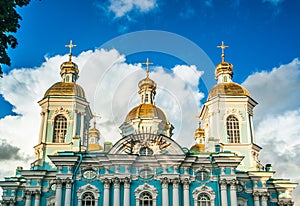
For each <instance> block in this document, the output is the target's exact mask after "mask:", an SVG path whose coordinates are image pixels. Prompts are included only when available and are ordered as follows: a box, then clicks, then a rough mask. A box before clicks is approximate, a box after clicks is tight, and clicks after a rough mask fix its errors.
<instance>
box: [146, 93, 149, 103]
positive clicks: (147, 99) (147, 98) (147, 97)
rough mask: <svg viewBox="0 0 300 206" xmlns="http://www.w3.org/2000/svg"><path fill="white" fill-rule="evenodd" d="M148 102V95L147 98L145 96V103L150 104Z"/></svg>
mask: <svg viewBox="0 0 300 206" xmlns="http://www.w3.org/2000/svg"><path fill="white" fill-rule="evenodd" d="M148 101H149V96H148V94H146V96H145V103H148Z"/></svg>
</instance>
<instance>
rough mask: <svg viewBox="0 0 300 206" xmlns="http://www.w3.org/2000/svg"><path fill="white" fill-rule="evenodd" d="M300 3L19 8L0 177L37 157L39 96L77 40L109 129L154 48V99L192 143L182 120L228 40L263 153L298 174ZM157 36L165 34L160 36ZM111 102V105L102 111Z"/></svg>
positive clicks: (3, 103)
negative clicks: (251, 103) (251, 101)
mask: <svg viewBox="0 0 300 206" xmlns="http://www.w3.org/2000/svg"><path fill="white" fill-rule="evenodd" d="M299 8H300V2H299V1H292V0H224V1H221V0H198V1H194V0H185V1H183V0H172V1H171V0H118V1H117V0H50V1H47V0H41V1H39V0H31V3H30V4H29V5H28V6H27V7H24V8H21V9H18V11H19V12H20V14H21V16H22V18H23V20H22V21H21V22H20V24H21V28H20V29H19V30H18V32H17V34H16V37H17V38H18V41H19V45H18V47H17V48H16V49H13V50H12V49H9V55H10V57H11V59H12V66H11V67H6V66H4V67H3V70H4V78H2V79H0V108H1V109H0V128H5V129H1V130H0V141H2V143H1V144H0V149H1V147H5V148H12V149H11V151H14V152H15V153H16V154H17V155H12V156H9V158H6V159H3V160H2V159H1V158H0V162H3V161H6V162H5V164H7V165H8V166H7V169H6V170H3V171H0V177H3V175H4V174H5V175H6V174H7V173H8V172H11V171H12V170H13V169H14V167H15V165H16V164H21V165H27V166H28V164H27V163H28V161H29V159H30V160H32V158H33V157H32V156H31V155H32V154H33V150H32V146H33V145H35V144H36V142H37V138H38V132H39V125H40V119H39V118H40V117H39V113H40V108H39V106H38V104H37V103H36V102H37V101H39V100H40V99H41V98H42V97H43V94H44V92H45V91H46V90H47V88H49V87H50V86H51V85H52V84H53V83H54V82H56V81H59V80H60V77H59V65H60V64H61V63H62V62H63V61H66V60H67V58H68V57H67V53H68V52H69V50H68V48H65V45H66V44H67V43H68V42H69V41H70V40H71V39H72V40H73V43H74V44H77V47H75V48H74V50H73V55H74V58H73V59H74V61H75V62H76V63H78V65H79V68H80V78H79V83H80V84H81V85H82V86H83V87H84V88H85V91H86V93H87V96H88V97H89V101H90V102H91V104H92V108H93V110H95V111H96V112H98V113H99V114H100V115H102V116H103V118H102V119H101V121H102V122H100V124H99V127H100V131H101V133H102V134H103V136H104V138H108V139H109V137H107V136H110V137H115V136H116V135H118V134H117V133H109V132H108V131H112V130H113V128H118V126H119V125H120V124H121V123H122V121H123V120H124V115H126V112H128V110H129V109H130V108H131V107H132V106H134V105H135V104H136V103H137V99H136V90H137V88H136V84H137V82H138V81H139V79H141V78H143V76H144V73H143V71H142V70H141V65H140V64H138V63H140V62H144V61H145V59H146V57H149V58H150V61H152V62H154V66H152V67H151V68H150V70H151V74H150V76H151V77H153V79H154V80H155V81H157V82H158V85H161V87H160V88H159V89H160V92H158V94H157V102H158V105H159V106H161V108H163V109H164V110H165V111H166V113H167V115H168V117H169V119H170V121H171V122H172V123H174V125H175V128H176V129H175V135H177V136H176V137H175V139H176V138H178V141H179V142H180V143H182V142H184V143H186V142H188V144H192V141H193V131H194V130H195V128H196V126H197V120H196V119H195V120H191V121H190V122H187V123H186V122H185V121H183V120H186V119H187V118H189V119H191V118H194V117H195V116H196V115H197V112H199V108H200V106H201V105H200V103H199V101H200V100H201V101H202V102H203V101H205V99H206V97H205V95H206V93H207V92H205V91H204V90H205V89H207V90H209V89H210V87H211V86H212V84H214V83H215V81H214V79H213V75H214V65H216V64H218V63H219V62H220V61H221V57H220V56H221V51H220V49H217V48H216V46H217V45H220V44H221V41H224V42H225V44H226V45H229V48H228V49H226V57H225V60H227V61H229V62H231V63H232V64H233V65H234V78H233V80H234V81H235V82H237V83H239V84H242V85H243V86H245V87H246V88H247V89H248V90H249V91H250V94H251V95H252V97H253V98H254V99H255V100H256V101H258V103H259V105H258V106H257V107H256V109H255V111H254V112H255V115H254V118H255V119H254V121H255V131H256V133H255V134H256V141H257V143H258V144H259V145H260V146H262V147H263V148H264V149H263V151H262V153H261V158H262V161H263V162H264V163H268V162H271V163H273V164H274V167H273V168H274V169H276V170H277V174H278V175H279V176H280V177H290V178H292V180H293V181H297V182H300V178H299V173H300V163H299V161H298V159H297V157H298V156H299V155H300V150H299V149H298V148H300V138H299V134H300V125H299V121H300V101H299V99H300V94H299V91H298V90H299V88H300V60H299V58H300V52H299V51H300V49H299V48H300V41H299V36H300V28H299V20H300V12H299V11H298V10H299ZM155 35H158V36H159V37H162V38H158V41H157V42H155V38H157V37H155ZM154 47H155V48H156V49H153V48H154ZM101 48H104V49H106V50H101ZM113 48H114V49H115V50H114V49H113ZM147 48H152V49H149V50H147ZM168 49H170V50H168ZM111 62H114V63H113V64H112V63H111ZM193 65H195V66H193ZM99 68H109V69H107V70H106V71H105V72H103V71H100V70H97V69H99ZM199 77H201V79H202V81H203V83H204V84H205V86H206V87H207V88H204V90H203V87H201V85H202V84H201V83H200V84H199V82H198V78H199ZM112 81H113V82H114V83H115V85H112V84H111V82H112ZM128 91H130V92H128ZM161 94H163V95H161ZM164 95H165V96H166V97H165V96H164ZM168 95H169V96H168ZM128 97H130V98H129V100H128V102H126V103H124V104H122V103H121V100H124V99H125V98H128ZM173 97H174V98H173ZM120 98H121V99H120ZM172 98H173V100H171V99H172ZM195 100H196V101H195ZM111 102H112V103H111ZM108 107H109V108H113V109H114V110H113V111H109V110H108V109H107V111H106V110H101V108H108ZM124 108H125V109H124ZM97 110H99V111H97ZM124 110H125V113H124ZM186 110H189V112H188V113H184V112H183V111H186ZM13 111H14V112H13ZM122 112H123V113H122ZM16 114H18V115H16ZM111 116H112V117H111ZM111 123H114V124H111ZM19 131H22V133H20V132H19ZM185 131H188V132H189V133H185ZM181 136H182V137H190V138H189V140H188V141H186V139H184V141H182V139H180V137H181ZM106 140H107V139H106ZM112 141H114V140H112ZM185 146H187V147H188V145H185ZM22 156H23V157H26V158H24V159H22V158H21V160H17V159H20V158H19V157H22ZM16 161H17V162H16ZM286 168H293V169H291V170H287V169H286ZM296 197H300V190H299V189H298V191H297V195H296ZM298 202H299V204H300V200H298ZM296 205H297V204H296Z"/></svg>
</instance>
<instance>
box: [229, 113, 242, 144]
mask: <svg viewBox="0 0 300 206" xmlns="http://www.w3.org/2000/svg"><path fill="white" fill-rule="evenodd" d="M226 125H227V138H228V142H229V143H240V127H239V120H238V119H237V118H236V117H235V116H233V115H230V116H228V117H227V120H226Z"/></svg>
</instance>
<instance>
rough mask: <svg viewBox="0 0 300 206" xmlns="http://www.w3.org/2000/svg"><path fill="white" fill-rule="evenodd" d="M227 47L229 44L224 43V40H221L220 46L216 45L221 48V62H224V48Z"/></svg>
mask: <svg viewBox="0 0 300 206" xmlns="http://www.w3.org/2000/svg"><path fill="white" fill-rule="evenodd" d="M228 47H229V46H226V45H224V41H222V45H221V46H217V48H220V49H222V55H221V58H222V63H224V62H225V49H226V48H228Z"/></svg>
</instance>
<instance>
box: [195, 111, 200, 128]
mask: <svg viewBox="0 0 300 206" xmlns="http://www.w3.org/2000/svg"><path fill="white" fill-rule="evenodd" d="M196 117H197V119H198V128H201V116H200V114H199V115H197V116H196Z"/></svg>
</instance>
